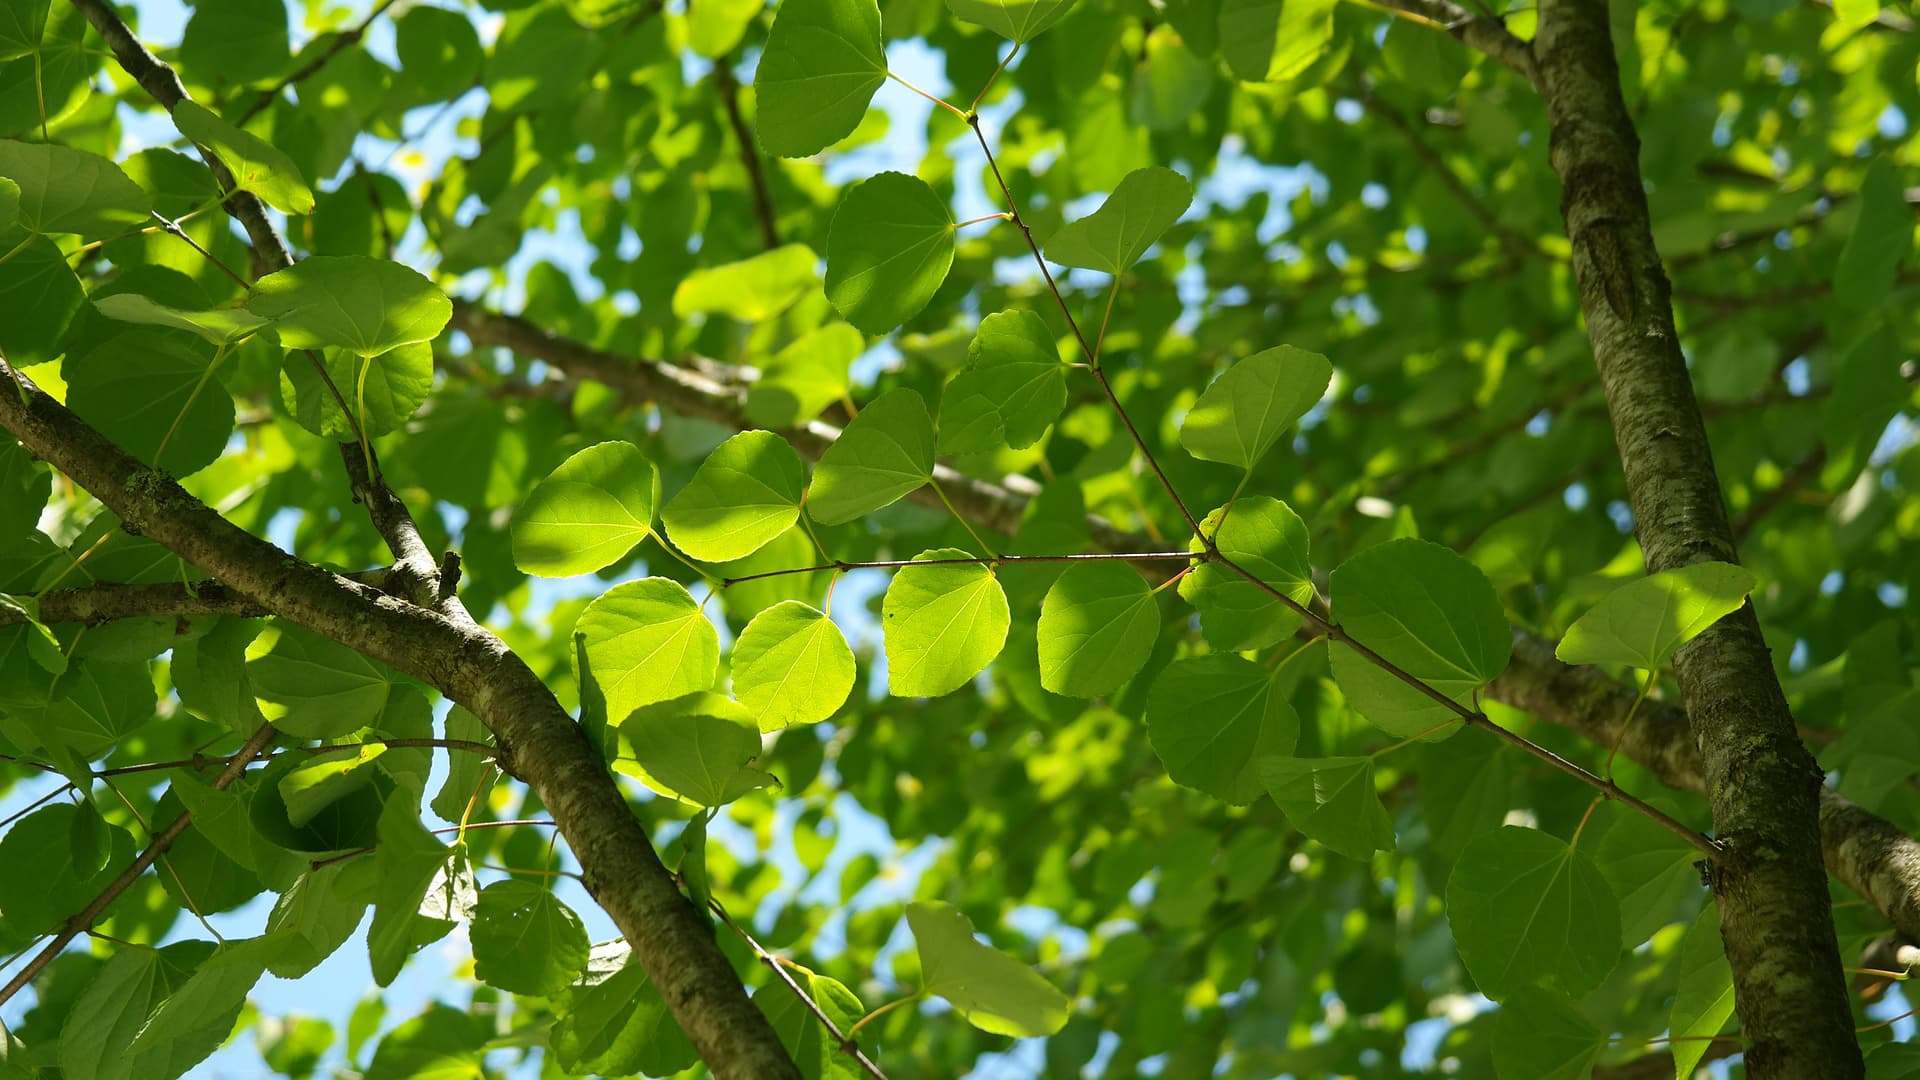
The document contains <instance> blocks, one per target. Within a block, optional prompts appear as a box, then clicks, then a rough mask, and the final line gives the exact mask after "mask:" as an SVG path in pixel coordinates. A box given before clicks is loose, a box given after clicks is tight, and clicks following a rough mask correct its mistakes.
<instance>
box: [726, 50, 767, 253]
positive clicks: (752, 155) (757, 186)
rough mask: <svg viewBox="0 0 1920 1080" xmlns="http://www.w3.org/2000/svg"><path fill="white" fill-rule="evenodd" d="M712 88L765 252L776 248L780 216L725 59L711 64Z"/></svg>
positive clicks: (735, 82) (736, 87)
mask: <svg viewBox="0 0 1920 1080" xmlns="http://www.w3.org/2000/svg"><path fill="white" fill-rule="evenodd" d="M713 88H714V90H715V91H716V92H717V93H718V94H719V97H720V104H721V105H722V106H723V107H724V108H725V109H726V113H727V124H728V126H730V127H732V128H733V141H734V142H736V143H738V144H739V145H740V164H741V165H743V166H745V167H746V170H747V181H748V183H749V184H750V185H751V186H752V188H753V212H754V217H755V218H756V219H757V220H758V221H759V224H760V243H761V244H762V245H763V246H764V247H765V248H766V249H767V250H768V251H772V250H773V249H774V248H777V247H779V246H780V225H779V221H780V215H779V214H778V212H776V211H775V210H774V206H773V190H772V189H771V188H769V187H768V186H767V174H766V169H765V168H764V167H763V166H762V165H761V164H760V151H759V150H758V149H757V148H756V147H755V146H754V142H753V131H752V129H750V128H748V127H747V118H746V117H745V116H743V115H742V114H741V112H740V83H739V81H738V80H737V79H735V78H734V77H733V69H732V68H731V67H729V66H728V58H727V57H724V56H723V57H721V58H719V59H718V60H715V61H714V62H713Z"/></svg>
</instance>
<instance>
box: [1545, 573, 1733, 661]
mask: <svg viewBox="0 0 1920 1080" xmlns="http://www.w3.org/2000/svg"><path fill="white" fill-rule="evenodd" d="M1754 584H1755V581H1754V577H1753V573H1752V571H1750V570H1747V569H1746V568H1745V567H1740V566H1734V565H1733V564H1731V563H1720V562H1701V563H1693V564H1692V565H1690V566H1683V567H1680V568H1679V569H1677V570H1667V571H1663V572H1661V573H1658V574H1654V575H1652V576H1651V577H1644V578H1640V579H1639V580H1637V581H1630V582H1628V583H1627V584H1625V585H1622V586H1620V587H1619V588H1617V589H1615V590H1613V591H1612V592H1610V593H1608V594H1607V595H1606V596H1604V597H1602V598H1601V600H1600V602H1599V603H1597V604H1595V605H1593V607H1591V608H1589V609H1588V610H1587V613H1586V614H1584V615H1582V616H1580V617H1579V618H1578V619H1575V620H1574V623H1573V625H1572V626H1569V627H1567V633H1566V636H1565V637H1563V638H1561V639H1560V645H1559V647H1557V648H1556V649H1554V651H1553V654H1554V655H1555V656H1557V657H1559V658H1560V660H1561V661H1563V662H1564V663H1568V664H1631V665H1633V666H1634V667H1637V668H1642V669H1644V670H1648V671H1657V670H1659V669H1660V668H1663V667H1665V666H1666V665H1667V661H1669V660H1671V659H1673V654H1674V653H1675V652H1676V651H1678V650H1679V648H1680V646H1682V645H1685V644H1686V643H1687V642H1689V641H1692V640H1693V639H1694V638H1696V637H1699V636H1700V635H1701V634H1702V633H1705V632H1706V629H1707V628H1708V627H1710V626H1712V625H1713V624H1714V623H1716V622H1719V621H1720V620H1721V619H1722V618H1723V617H1725V616H1726V615H1729V614H1731V613H1732V612H1735V611H1738V610H1740V606H1741V605H1742V604H1744V603H1746V601H1747V594H1748V593H1750V592H1752V591H1753V587H1754Z"/></svg>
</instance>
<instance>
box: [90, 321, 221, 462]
mask: <svg viewBox="0 0 1920 1080" xmlns="http://www.w3.org/2000/svg"><path fill="white" fill-rule="evenodd" d="M214 359H215V357H214V353H213V350H212V349H211V348H210V347H208V346H207V345H206V344H205V343H203V342H199V341H195V340H194V339H192V338H191V337H188V336H186V335H185V334H178V333H164V334H157V333H152V332H146V333H142V332H140V331H137V330H129V331H127V332H125V333H120V334H115V335H114V336H112V337H109V338H107V339H105V340H104V341H101V342H100V343H99V344H97V345H95V346H94V347H93V348H91V349H88V350H87V351H86V352H85V353H82V354H81V355H79V356H70V357H68V359H67V361H66V362H65V363H64V364H62V365H61V374H62V375H63V376H64V377H65V378H66V380H67V406H68V407H69V408H71V409H72V410H73V411H74V412H76V413H78V414H79V415H80V418H81V419H82V420H85V421H87V422H88V423H90V424H92V425H94V426H95V427H97V428H99V429H100V430H102V431H111V432H113V436H114V441H115V442H117V443H119V444H120V446H121V447H123V448H124V449H125V450H126V451H127V452H128V453H131V454H133V455H134V456H135V457H137V458H139V459H140V460H142V461H144V462H146V463H148V464H150V465H153V466H155V467H156V468H162V469H165V470H166V471H167V472H169V473H172V474H173V475H175V476H187V475H190V474H192V473H196V472H199V471H200V470H201V469H203V468H205V467H207V466H208V465H211V464H212V463H213V461H214V459H215V458H218V457H219V456H220V453H221V451H222V450H223V449H224V448H225V447H226V444H227V436H229V435H230V434H232V433H233V398H232V397H231V396H230V395H229V394H228V393H227V391H226V388H225V387H224V386H222V385H221V384H220V381H219V380H218V379H216V378H214V374H215V371H216V369H215V366H214Z"/></svg>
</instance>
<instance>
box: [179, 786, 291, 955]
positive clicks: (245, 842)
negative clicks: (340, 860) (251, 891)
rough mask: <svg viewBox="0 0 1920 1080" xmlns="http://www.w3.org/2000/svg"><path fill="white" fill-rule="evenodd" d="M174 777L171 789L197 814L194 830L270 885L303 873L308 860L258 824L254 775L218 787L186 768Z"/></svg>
mask: <svg viewBox="0 0 1920 1080" xmlns="http://www.w3.org/2000/svg"><path fill="white" fill-rule="evenodd" d="M171 778H172V781H173V784H172V786H171V787H170V788H169V790H170V791H171V792H172V793H173V795H174V797H175V798H177V799H179V800H180V805H181V806H183V807H185V808H186V809H187V811H188V812H189V813H191V814H193V829H194V831H195V832H197V833H199V834H200V835H201V836H204V837H206V838H207V840H208V841H209V842H210V843H212V844H213V846H214V848H215V849H216V850H218V851H219V852H220V854H222V855H225V856H226V857H227V858H229V859H232V860H233V861H234V862H236V863H238V864H240V865H241V866H243V867H245V868H246V869H248V870H251V871H253V872H254V873H255V874H258V875H259V877H260V881H261V882H262V883H263V884H265V885H266V886H267V887H268V888H272V889H282V890H284V889H287V888H289V887H290V886H292V885H293V883H294V881H295V880H296V879H297V878H299V877H300V873H301V871H302V870H304V869H305V868H306V864H305V863H304V862H303V861H302V860H300V859H299V858H297V857H295V856H294V855H293V854H292V853H291V852H289V851H287V850H286V849H285V848H282V847H280V846H279V845H277V844H275V843H274V842H273V841H271V840H269V839H267V837H265V836H263V835H262V834H261V833H260V830H259V829H257V828H255V827H254V824H253V818H252V815H251V814H250V813H249V812H248V803H247V792H250V791H251V790H252V780H251V779H248V780H243V781H241V782H240V783H237V784H235V785H233V786H232V787H227V788H223V789H220V790H217V791H216V790H215V789H214V787H213V785H212V784H210V783H208V782H207V781H206V780H204V779H202V778H201V777H200V776H198V775H196V774H194V773H191V772H187V771H186V770H179V771H176V772H174V773H172V774H171ZM270 929H271V927H270Z"/></svg>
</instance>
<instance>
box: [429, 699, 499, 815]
mask: <svg viewBox="0 0 1920 1080" xmlns="http://www.w3.org/2000/svg"><path fill="white" fill-rule="evenodd" d="M446 730H447V738H449V739H465V740H467V741H469V742H480V743H491V742H492V741H493V733H492V732H490V731H488V730H487V725H485V724H483V723H481V722H480V718H479V717H477V716H475V715H473V714H472V713H470V712H468V711H467V710H466V709H464V708H462V707H461V706H458V705H455V706H454V707H453V708H451V709H449V710H447V719H446ZM446 753H447V773H446V777H447V778H446V780H444V781H443V782H442V783H441V785H440V791H439V793H438V794H436V795H435V796H434V797H433V802H432V804H431V806H432V807H433V812H434V813H436V814H438V815H440V816H441V817H443V818H445V819H446V820H448V821H459V820H460V819H461V818H462V817H464V816H465V814H466V809H467V803H468V802H470V801H473V800H475V799H479V800H484V799H486V797H487V792H488V791H489V790H491V789H492V787H493V782H494V780H495V779H496V778H497V776H498V773H499V770H497V769H495V768H493V764H492V762H490V761H489V760H488V759H487V758H486V756H485V755H482V754H476V753H472V752H469V751H467V750H462V749H459V748H457V747H449V748H448V749H447V752H446ZM483 784H484V786H483Z"/></svg>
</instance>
